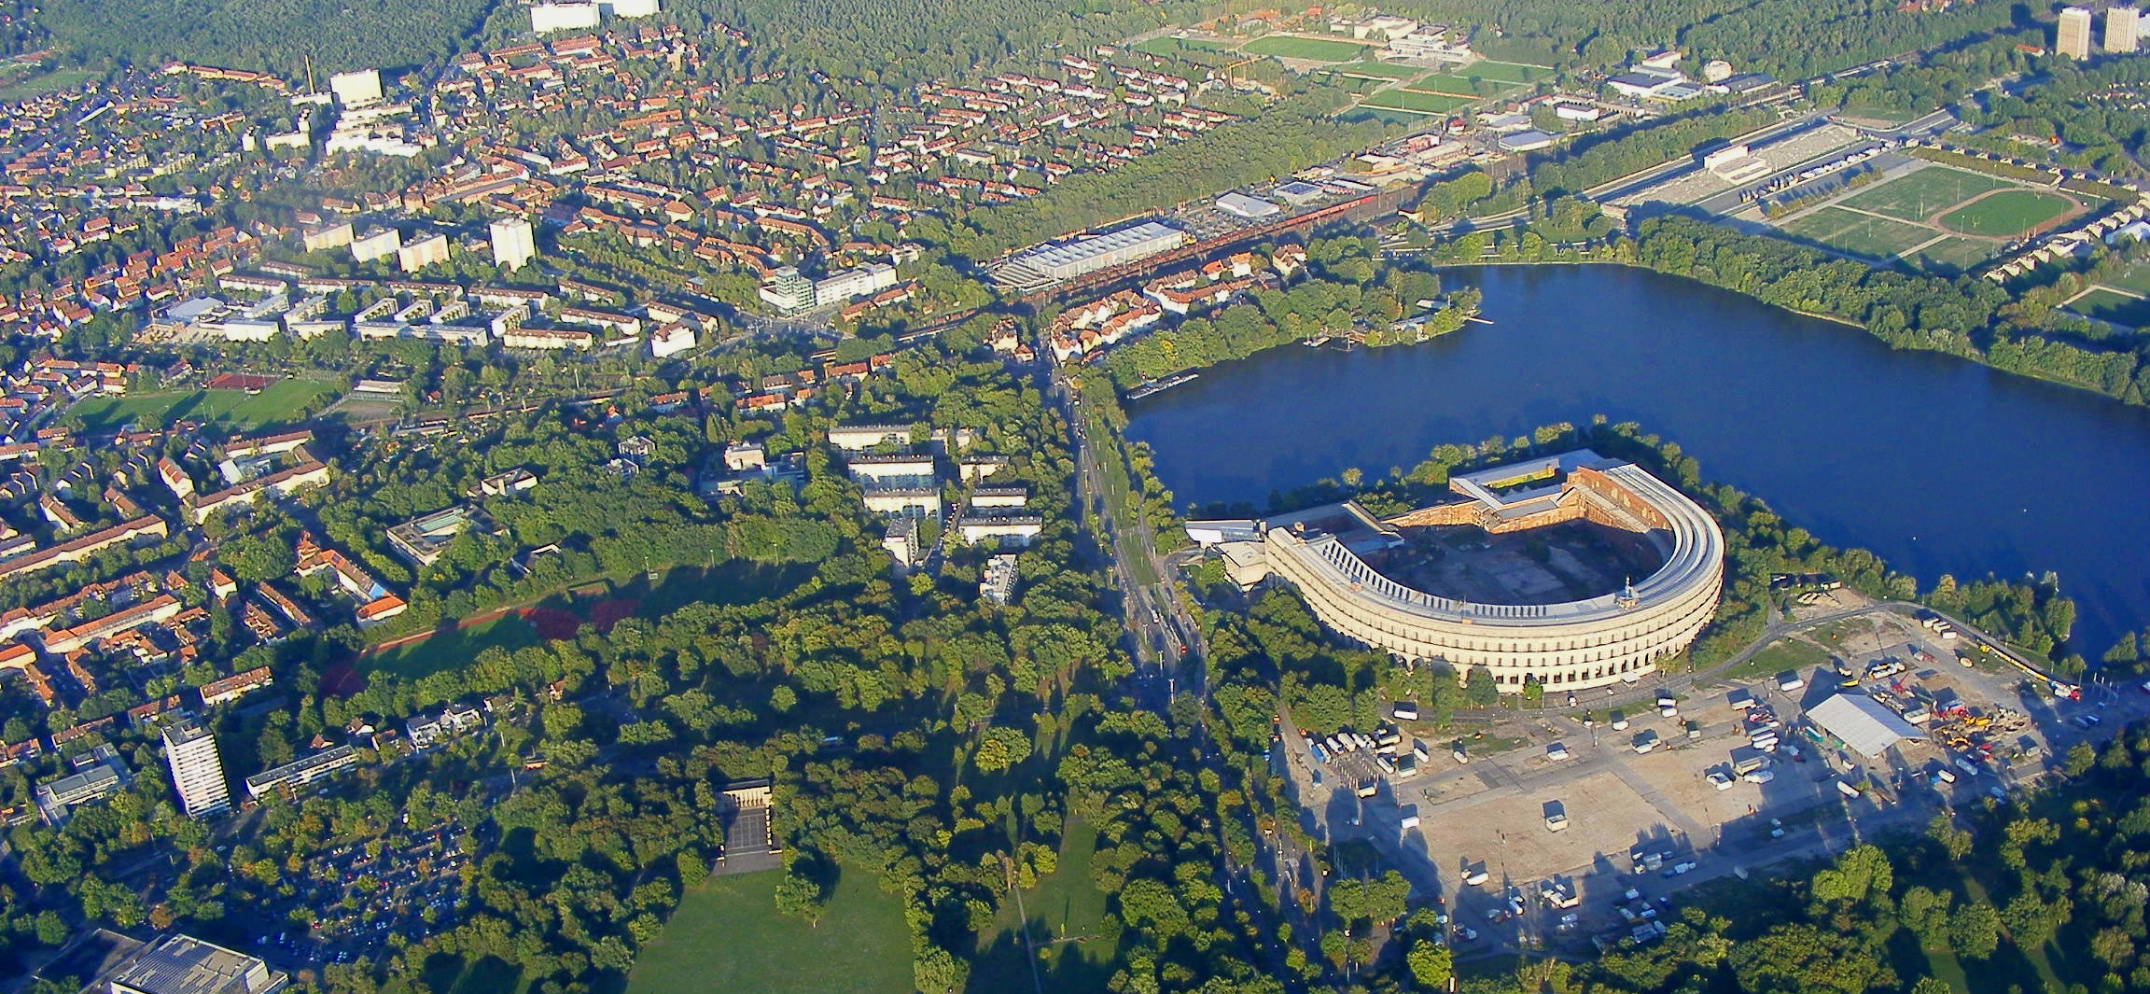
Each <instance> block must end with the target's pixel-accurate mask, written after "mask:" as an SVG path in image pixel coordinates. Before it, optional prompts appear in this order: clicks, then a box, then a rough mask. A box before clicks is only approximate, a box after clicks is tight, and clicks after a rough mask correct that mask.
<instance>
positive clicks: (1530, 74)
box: [1457, 62, 1553, 85]
mask: <svg viewBox="0 0 2150 994" xmlns="http://www.w3.org/2000/svg"><path fill="white" fill-rule="evenodd" d="M1457 75H1459V76H1475V77H1478V78H1480V79H1491V80H1498V81H1500V82H1503V83H1515V84H1517V85H1521V84H1525V83H1535V82H1538V81H1539V80H1541V79H1551V78H1552V77H1553V70H1551V69H1547V68H1546V67H1544V66H1531V65H1524V64H1523V63H1520V62H1473V63H1471V64H1470V65H1468V66H1465V67H1463V69H1462V70H1461V71H1460V72H1458V73H1457Z"/></svg>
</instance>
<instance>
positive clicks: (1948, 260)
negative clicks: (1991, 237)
mask: <svg viewBox="0 0 2150 994" xmlns="http://www.w3.org/2000/svg"><path fill="white" fill-rule="evenodd" d="M1992 257H1993V243H1992V242H1983V241H1979V240H1978V239H1975V238H1958V237H1955V236H1953V235H1951V236H1949V237H1947V238H1943V239H1941V240H1940V241H1938V242H1935V243H1933V244H1932V245H1928V246H1926V247H1925V248H1922V249H1919V250H1918V251H1917V252H1914V253H1912V254H1911V255H1910V256H1909V257H1907V258H1906V260H1905V261H1907V262H1909V263H1911V264H1912V265H1913V266H1916V267H1918V268H1919V269H1921V270H1923V271H1925V272H1929V273H1960V272H1963V271H1964V270H1966V269H1969V268H1971V267H1972V266H1975V265H1978V264H1979V263H1981V262H1984V261H1986V260H1987V259H1990V258H1992Z"/></svg>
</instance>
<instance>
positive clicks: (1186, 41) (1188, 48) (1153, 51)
mask: <svg viewBox="0 0 2150 994" xmlns="http://www.w3.org/2000/svg"><path fill="white" fill-rule="evenodd" d="M1128 47H1129V48H1132V49H1134V50H1135V51H1137V52H1141V53H1143V54H1145V55H1154V56H1157V57H1158V58H1160V59H1169V58H1171V57H1173V56H1175V55H1178V54H1179V53H1181V52H1228V51H1231V48H1232V47H1231V46H1230V45H1227V44H1225V43H1224V42H1221V41H1205V40H1203V39H1200V38H1173V37H1170V36H1162V35H1161V36H1159V37H1156V38H1145V39H1143V40H1141V41H1138V42H1136V43H1134V44H1133V45H1130V46H1128Z"/></svg>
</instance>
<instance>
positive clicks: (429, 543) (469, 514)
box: [388, 504, 477, 566]
mask: <svg viewBox="0 0 2150 994" xmlns="http://www.w3.org/2000/svg"><path fill="white" fill-rule="evenodd" d="M476 515H477V509H476V508H474V507H471V506H470V505H468V504H457V505H455V506H454V507H449V508H443V509H441V510H438V511H435V512H433V513H432V514H425V515H420V516H418V517H415V518H412V519H411V520H409V521H406V522H404V523H402V524H400V525H396V526H395V527H393V528H390V529H388V546H389V548H391V549H394V550H395V552H396V554H397V555H399V556H402V557H403V558H405V559H408V560H410V561H411V562H412V563H413V564H414V565H418V566H431V565H433V564H434V563H435V562H436V561H438V560H439V559H440V557H441V553H443V552H446V551H447V550H448V543H450V542H453V541H455V537H456V536H457V535H461V534H463V532H464V531H466V530H468V529H469V528H470V527H471V526H472V525H473V524H476V523H477V522H476Z"/></svg>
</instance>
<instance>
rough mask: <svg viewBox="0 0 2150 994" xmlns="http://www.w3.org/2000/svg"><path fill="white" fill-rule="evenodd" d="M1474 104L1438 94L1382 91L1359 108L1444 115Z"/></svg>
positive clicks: (1461, 98) (1469, 99)
mask: <svg viewBox="0 0 2150 994" xmlns="http://www.w3.org/2000/svg"><path fill="white" fill-rule="evenodd" d="M1475 102H1476V101H1473V100H1472V99H1471V98H1469V97H1452V96H1448V95H1445V94H1440V93H1421V92H1419V91H1417V90H1383V91H1381V92H1380V93H1376V94H1374V95H1373V96H1371V97H1368V98H1366V101H1365V102H1364V103H1362V104H1360V106H1362V107H1379V108H1384V109H1387V110H1403V111H1415V112H1417V113H1420V114H1446V113H1448V112H1449V111H1452V110H1456V109H1457V108H1460V107H1468V106H1470V105H1471V104H1472V103H1475Z"/></svg>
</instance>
